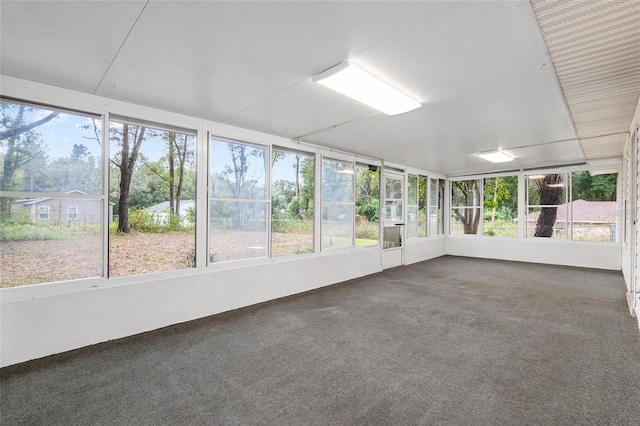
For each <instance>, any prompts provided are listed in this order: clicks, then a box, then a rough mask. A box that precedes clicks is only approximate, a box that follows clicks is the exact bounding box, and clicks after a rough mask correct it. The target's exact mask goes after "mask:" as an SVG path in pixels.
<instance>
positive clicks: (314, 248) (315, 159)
mask: <svg viewBox="0 0 640 426" xmlns="http://www.w3.org/2000/svg"><path fill="white" fill-rule="evenodd" d="M276 152H284V153H287V154H293V155H301V156H304V157H307V158H310V159H312V160H313V181H312V182H313V200H312V203H311V208H312V209H313V218H312V220H311V227H312V230H311V233H312V240H311V251H309V252H304V253H289V254H285V255H281V256H274V254H273V241H272V237H273V212H272V210H273V206H272V198H271V197H272V196H273V185H274V183H275V181H274V173H273V166H274V164H275V162H274V161H273V159H274V156H275V153H276ZM270 158H271V160H272V162H271V167H270V175H269V191H270V192H269V219H268V221H269V223H268V229H269V256H268V257H269V258H270V259H274V260H275V259H286V258H292V257H296V258H297V257H300V256H308V255H312V254H315V253H316V252H317V247H318V240H319V236H318V233H317V232H316V229H317V220H316V217H317V208H316V205H317V198H318V192H317V186H318V185H317V183H318V182H317V181H318V179H317V178H318V176H317V170H318V168H317V165H318V164H317V163H318V158H319V154H318V153H317V152H314V151H304V150H300V149H297V148H290V147H286V146H281V145H271V154H270Z"/></svg>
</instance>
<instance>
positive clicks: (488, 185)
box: [484, 176, 518, 222]
mask: <svg viewBox="0 0 640 426" xmlns="http://www.w3.org/2000/svg"><path fill="white" fill-rule="evenodd" d="M517 200H518V177H517V176H506V177H496V178H486V179H484V211H485V216H486V215H487V213H489V214H490V215H491V216H490V220H491V222H495V220H496V216H497V214H498V212H501V211H504V210H506V211H507V212H509V213H510V214H513V212H515V211H516V210H517ZM501 219H503V220H504V219H506V218H501Z"/></svg>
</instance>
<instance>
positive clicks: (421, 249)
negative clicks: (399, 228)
mask: <svg viewBox="0 0 640 426" xmlns="http://www.w3.org/2000/svg"><path fill="white" fill-rule="evenodd" d="M446 242H447V239H446V237H445V236H444V235H441V236H438V237H432V238H412V239H409V240H408V241H407V245H406V252H405V257H404V263H405V265H410V264H412V263H417V262H422V261H423V260H428V259H434V258H436V257H440V256H442V255H444V254H445V253H446V247H447V245H446Z"/></svg>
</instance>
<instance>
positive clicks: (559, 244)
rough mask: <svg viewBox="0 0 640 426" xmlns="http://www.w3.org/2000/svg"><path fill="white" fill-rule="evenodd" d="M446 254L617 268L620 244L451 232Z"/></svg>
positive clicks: (618, 267)
mask: <svg viewBox="0 0 640 426" xmlns="http://www.w3.org/2000/svg"><path fill="white" fill-rule="evenodd" d="M446 252H447V254H450V255H454V256H470V257H481V258H486V259H500V260H514V261H520V262H534V263H546V264H551V265H566V266H579V267H584V268H597V269H611V270H617V271H619V270H620V245H619V244H610V243H594V242H579V241H568V240H553V239H547V238H528V239H518V238H489V237H478V236H473V235H452V236H449V238H447V249H446Z"/></svg>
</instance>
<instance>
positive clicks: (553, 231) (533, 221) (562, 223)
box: [525, 204, 567, 238]
mask: <svg viewBox="0 0 640 426" xmlns="http://www.w3.org/2000/svg"><path fill="white" fill-rule="evenodd" d="M528 210H529V211H528V213H527V215H526V222H525V223H526V229H527V237H546V238H566V237H567V205H566V204H565V205H563V206H554V207H529V209H528Z"/></svg>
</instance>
